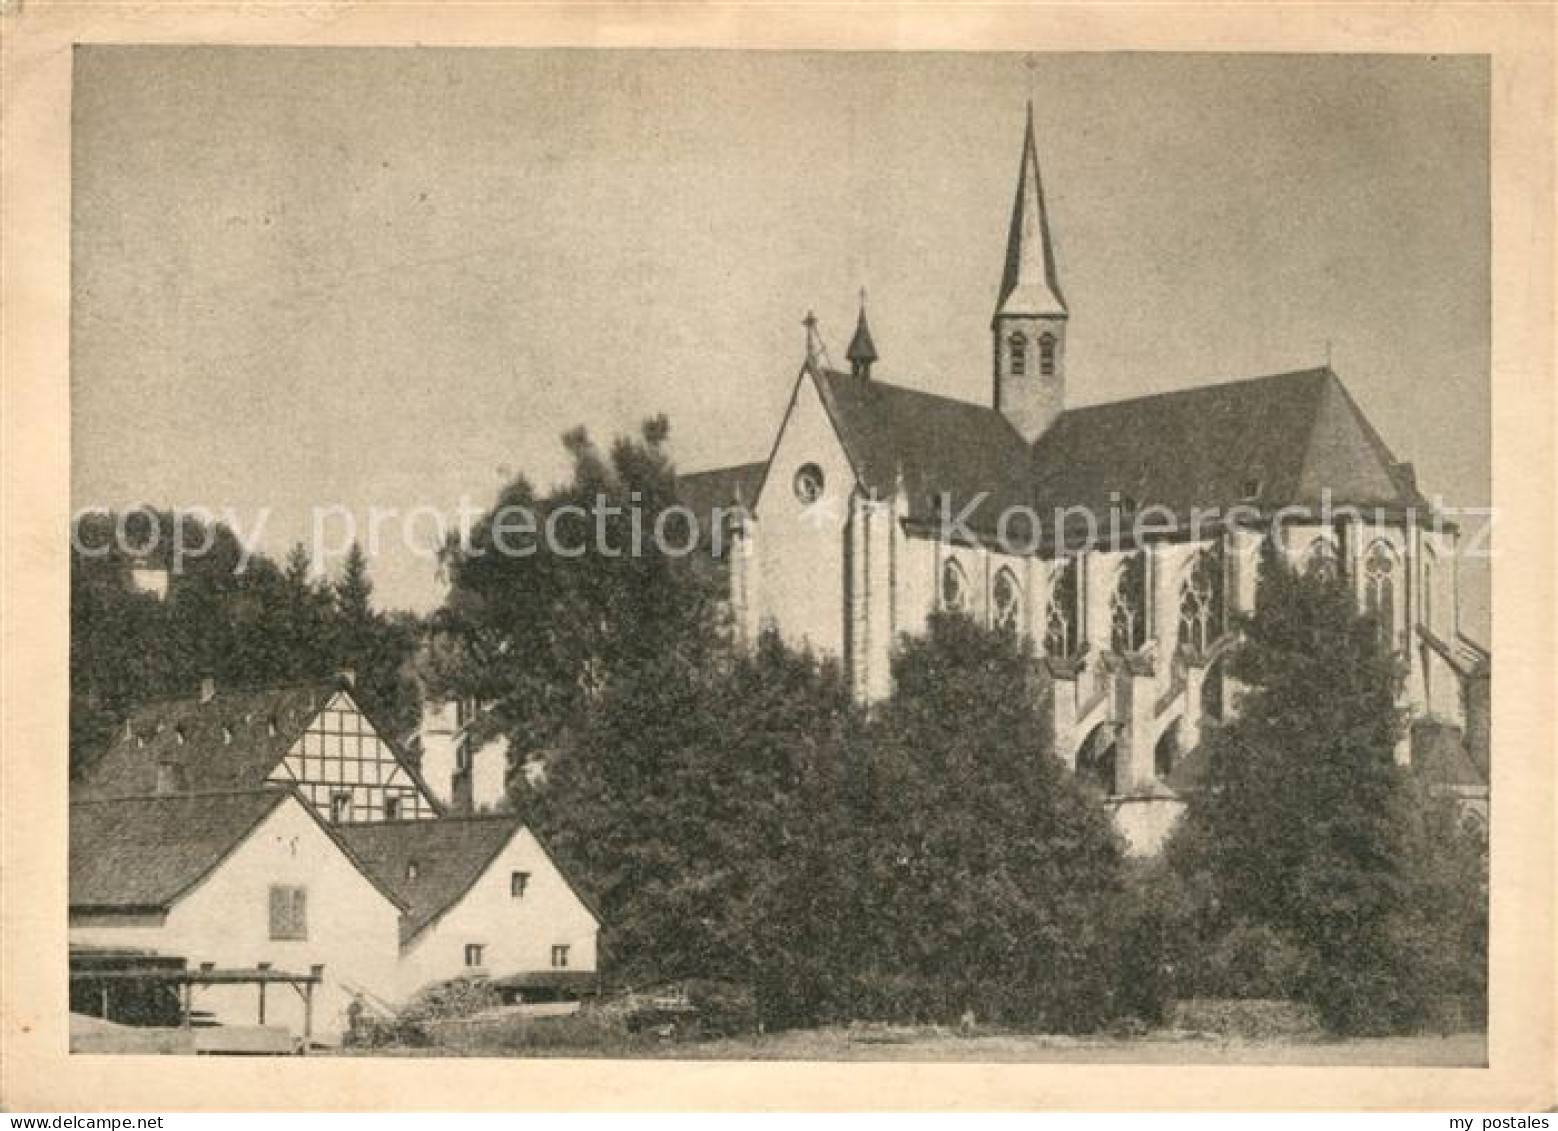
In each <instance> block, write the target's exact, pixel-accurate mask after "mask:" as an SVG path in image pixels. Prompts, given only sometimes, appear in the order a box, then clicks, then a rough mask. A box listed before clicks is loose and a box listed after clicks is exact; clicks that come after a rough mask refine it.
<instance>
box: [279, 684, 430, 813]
mask: <svg viewBox="0 0 1558 1131" xmlns="http://www.w3.org/2000/svg"><path fill="white" fill-rule="evenodd" d="M270 780H271V781H275V782H285V783H287V784H289V785H293V786H295V787H296V789H297V791H298V793H299V794H300V795H301V796H302V797H303V799H304V800H305V801H307V802H309V804H311V805H312V806H313V807H314V810H315V812H317V813H318V814H319V816H320V817H321V818H323V819H325V820H327V821H330V822H331V823H333V824H349V823H352V822H357V821H386V820H421V819H427V818H431V817H436V816H438V811H437V809H436V807H435V806H434V804H433V801H432V799H431V798H430V797H429V796H428V794H427V791H426V789H425V788H424V787H423V785H422V783H421V781H420V780H419V779H418V778H417V777H416V775H415V774H414V773H413V772H412V771H411V769H410V768H409V767H407V766H406V765H405V764H404V763H403V762H402V761H401V760H400V758H399V757H398V756H397V755H396V753H395V752H394V750H393V749H391V747H390V746H389V744H388V743H387V742H385V741H384V739H383V738H381V737H380V736H379V732H378V730H377V728H375V727H374V725H373V723H372V722H371V721H370V720H369V719H368V717H367V716H366V715H364V714H363V713H362V711H361V710H360V709H359V708H358V706H357V704H356V703H355V702H354V701H353V700H352V697H351V696H350V695H349V694H348V693H347V692H345V691H344V690H343V691H337V692H336V693H335V695H334V696H332V697H331V698H330V700H329V701H328V702H326V703H325V704H324V706H323V708H321V709H320V710H319V711H318V713H316V714H315V715H314V717H313V718H312V719H310V720H309V722H308V725H307V726H306V727H305V728H304V729H303V732H302V733H301V734H300V735H299V736H298V737H297V738H296V740H295V741H294V742H293V744H292V746H291V748H290V749H289V750H288V751H287V753H286V756H285V757H283V758H282V760H281V762H280V764H279V765H278V766H277V767H276V768H275V770H274V771H273V772H272V773H271V775H270Z"/></svg>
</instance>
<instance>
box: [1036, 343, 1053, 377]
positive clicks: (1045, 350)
mask: <svg viewBox="0 0 1558 1131" xmlns="http://www.w3.org/2000/svg"><path fill="white" fill-rule="evenodd" d="M1039 376H1040V377H1053V376H1055V335H1054V334H1042V335H1040V336H1039Z"/></svg>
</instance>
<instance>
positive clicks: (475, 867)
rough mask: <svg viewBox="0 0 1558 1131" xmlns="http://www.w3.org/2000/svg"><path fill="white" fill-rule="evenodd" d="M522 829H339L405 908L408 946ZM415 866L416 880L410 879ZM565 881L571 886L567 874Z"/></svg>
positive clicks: (490, 820) (484, 825)
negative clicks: (412, 865) (411, 866)
mask: <svg viewBox="0 0 1558 1131" xmlns="http://www.w3.org/2000/svg"><path fill="white" fill-rule="evenodd" d="M523 827H524V823H523V822H522V821H521V820H520V819H519V818H518V817H469V818H458V817H445V818H443V819H441V820H436V821H384V822H374V823H371V824H355V825H340V826H338V827H337V829H336V832H337V833H338V834H339V835H340V836H341V838H342V839H343V840H344V841H345V842H346V844H347V846H348V847H350V848H351V850H352V853H353V855H355V856H356V857H357V859H358V860H359V861H360V862H361V863H362V865H363V867H364V868H366V869H367V870H368V871H369V873H370V874H371V875H373V876H374V877H375V878H376V879H377V880H378V881H379V882H380V883H381V884H383V885H384V886H385V887H386V888H388V889H389V890H390V891H391V892H393V893H394V894H395V896H396V898H397V899H399V900H400V901H401V902H402V903H403V904H405V907H406V913H405V915H404V916H403V917H402V919H401V924H400V937H401V941H402V942H405V941H409V940H410V939H412V938H414V937H415V936H416V935H417V934H418V933H420V932H421V931H422V930H423V929H424V928H426V927H428V926H429V925H431V924H432V923H433V922H434V921H435V920H437V919H438V918H439V917H440V916H441V915H443V913H444V912H445V911H447V910H449V908H451V907H453V906H454V905H455V904H456V903H458V902H459V901H460V900H461V899H462V898H464V896H465V893H466V892H468V891H470V889H471V886H472V885H473V884H475V883H476V881H477V880H478V879H480V878H481V875H482V873H483V872H485V871H486V870H487V868H488V866H489V865H490V864H491V863H492V861H493V860H494V859H495V858H496V857H497V855H498V853H499V852H501V851H502V850H503V849H504V847H505V846H507V845H508V843H509V842H510V841H511V840H513V839H514V837H515V836H516V835H517V834H518V833H519V831H520V829H522V828H523ZM538 843H539V842H538ZM542 852H543V853H544V852H546V849H545V847H544V846H543V847H542ZM548 856H550V854H548ZM412 863H415V864H416V874H415V876H412V875H410V872H411V869H410V867H409V866H410V865H411V864H412ZM554 866H555V862H554ZM559 872H561V870H560V869H559ZM564 882H565V883H567V882H569V881H568V880H567V877H566V876H565V877H564ZM570 886H572V885H571V884H570ZM574 893H575V894H576V895H579V897H580V900H581V901H582V902H584V903H585V905H586V906H587V907H590V909H591V914H594V915H596V918H597V919H599V914H598V913H597V912H596V911H595V910H594V907H593V906H592V905H591V904H590V902H589V900H587V899H585V897H584V896H583V895H582V894H580V893H579V892H578V889H577V888H575V889H574Z"/></svg>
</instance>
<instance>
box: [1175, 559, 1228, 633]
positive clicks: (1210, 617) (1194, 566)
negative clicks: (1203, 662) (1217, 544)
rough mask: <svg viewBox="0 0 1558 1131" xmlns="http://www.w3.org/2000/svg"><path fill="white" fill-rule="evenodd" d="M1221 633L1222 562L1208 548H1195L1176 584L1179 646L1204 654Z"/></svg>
mask: <svg viewBox="0 0 1558 1131" xmlns="http://www.w3.org/2000/svg"><path fill="white" fill-rule="evenodd" d="M1222 634H1223V563H1222V558H1221V556H1220V555H1219V554H1218V553H1217V552H1216V551H1215V550H1214V549H1213V548H1212V547H1205V548H1203V549H1200V550H1197V551H1196V556H1195V558H1194V560H1193V561H1192V562H1191V563H1190V567H1189V569H1187V570H1186V571H1185V580H1184V583H1183V584H1182V585H1181V586H1180V587H1179V647H1180V649H1181V650H1183V651H1187V652H1190V653H1192V654H1194V655H1197V656H1204V655H1206V650H1207V649H1208V648H1210V647H1211V646H1212V645H1213V644H1214V643H1215V642H1216V641H1217V638H1218V637H1219V636H1221V635H1222Z"/></svg>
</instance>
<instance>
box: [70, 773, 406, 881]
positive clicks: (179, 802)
mask: <svg viewBox="0 0 1558 1131" xmlns="http://www.w3.org/2000/svg"><path fill="white" fill-rule="evenodd" d="M288 799H291V800H294V801H296V802H297V803H298V805H299V806H300V807H301V808H302V810H303V811H304V812H305V813H307V814H308V816H309V819H310V820H312V821H313V822H314V824H316V825H317V826H318V827H319V829H320V831H321V832H323V833H324V834H325V836H326V837H328V838H329V839H330V840H331V841H332V842H334V843H335V845H336V847H338V848H339V849H340V850H341V853H342V855H344V856H345V857H346V858H347V859H348V860H350V861H351V863H352V865H353V866H354V867H356V868H357V870H358V871H359V872H362V873H363V876H364V877H365V878H366V879H367V880H368V882H369V883H371V884H373V886H374V887H376V888H378V889H379V891H381V892H382V893H383V894H384V896H385V898H386V899H388V900H389V901H390V902H391V903H393V904H395V905H396V906H397V907H403V904H402V903H401V901H400V899H399V898H398V897H397V896H396V895H395V893H394V892H393V891H392V890H391V889H390V888H388V887H387V886H386V885H385V884H383V883H381V882H379V880H378V879H377V878H376V877H375V876H374V875H372V874H371V873H370V872H368V870H367V869H366V868H365V867H364V865H363V862H362V861H361V860H360V859H358V857H357V855H356V854H355V853H354V852H353V851H352V849H351V847H350V846H349V845H347V844H346V843H344V842H343V841H342V840H341V838H340V837H338V836H337V835H336V833H335V830H333V829H332V828H331V827H330V826H329V825H327V824H325V822H324V821H323V820H321V819H320V817H319V814H318V813H316V812H315V811H314V807H313V806H312V805H309V804H307V803H306V802H305V801H304V800H303V799H302V798H301V797H299V796H298V795H297V793H296V791H295V790H294V789H293V788H292V787H290V786H285V785H267V786H262V787H260V788H256V789H224V790H209V791H205V792H192V793H163V794H152V795H143V796H135V797H104V798H98V799H95V800H90V801H72V802H71V806H70V906H71V907H72V908H73V909H76V910H93V909H96V910H115V911H137V910H140V911H160V910H166V909H167V908H169V907H171V906H172V905H173V904H174V903H175V902H177V901H178V900H179V899H180V898H181V897H183V895H184V894H185V893H187V892H188V891H190V889H192V888H193V887H195V885H196V884H198V883H199V882H200V881H201V880H203V879H204V878H205V877H206V876H208V875H209V874H211V873H212V872H214V871H215V870H216V868H217V867H218V866H219V865H220V864H221V863H222V861H224V860H226V859H227V857H228V856H230V855H231V854H232V853H233V851H234V850H235V849H237V848H238V846H239V845H240V844H242V843H243V842H244V840H245V839H247V838H248V836H249V834H250V833H252V832H253V831H254V830H255V829H256V828H257V827H258V826H259V824H260V822H262V821H263V820H265V818H266V817H268V816H270V815H271V813H273V812H275V810H276V808H277V807H278V806H280V805H282V804H283V803H284V802H286V801H287V800H288ZM428 823H432V822H428Z"/></svg>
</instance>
